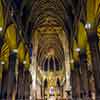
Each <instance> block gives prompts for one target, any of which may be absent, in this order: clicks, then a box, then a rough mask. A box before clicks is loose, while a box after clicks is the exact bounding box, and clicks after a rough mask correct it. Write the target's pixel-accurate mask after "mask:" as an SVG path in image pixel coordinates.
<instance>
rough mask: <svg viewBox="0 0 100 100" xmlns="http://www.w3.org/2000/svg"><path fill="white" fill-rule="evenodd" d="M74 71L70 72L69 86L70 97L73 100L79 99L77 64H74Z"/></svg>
mask: <svg viewBox="0 0 100 100" xmlns="http://www.w3.org/2000/svg"><path fill="white" fill-rule="evenodd" d="M74 67H75V68H74V70H72V71H71V85H72V97H73V99H74V100H77V99H78V98H80V76H79V68H78V67H79V64H78V62H75V63H74Z"/></svg>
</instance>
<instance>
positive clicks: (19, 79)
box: [16, 63, 24, 99]
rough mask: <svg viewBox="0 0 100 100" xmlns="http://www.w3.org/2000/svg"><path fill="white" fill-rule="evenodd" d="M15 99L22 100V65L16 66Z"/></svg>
mask: <svg viewBox="0 0 100 100" xmlns="http://www.w3.org/2000/svg"><path fill="white" fill-rule="evenodd" d="M16 99H24V64H22V63H19V65H18V80H17V95H16Z"/></svg>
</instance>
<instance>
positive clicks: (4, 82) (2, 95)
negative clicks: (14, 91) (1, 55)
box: [0, 70, 8, 100]
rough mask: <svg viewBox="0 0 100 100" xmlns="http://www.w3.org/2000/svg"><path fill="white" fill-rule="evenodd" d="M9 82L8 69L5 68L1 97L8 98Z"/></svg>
mask: <svg viewBox="0 0 100 100" xmlns="http://www.w3.org/2000/svg"><path fill="white" fill-rule="evenodd" d="M7 82H8V71H7V70H3V73H2V84H1V97H0V99H4V100H6V98H7Z"/></svg>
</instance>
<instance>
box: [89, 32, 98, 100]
mask: <svg viewBox="0 0 100 100" xmlns="http://www.w3.org/2000/svg"><path fill="white" fill-rule="evenodd" d="M88 41H89V44H90V50H91V55H92V64H93V72H94V79H95V88H96V99H97V100H98V99H100V52H99V47H98V37H97V34H96V33H95V32H90V33H88Z"/></svg>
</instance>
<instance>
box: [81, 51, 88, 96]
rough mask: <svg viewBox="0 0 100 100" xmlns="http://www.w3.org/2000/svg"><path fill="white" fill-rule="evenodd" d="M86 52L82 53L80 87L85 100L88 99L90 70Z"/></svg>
mask: <svg viewBox="0 0 100 100" xmlns="http://www.w3.org/2000/svg"><path fill="white" fill-rule="evenodd" d="M86 60H87V59H86V54H85V52H82V53H80V80H81V81H80V87H81V94H82V95H83V98H87V97H88V91H89V89H88V69H87V61H86Z"/></svg>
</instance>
